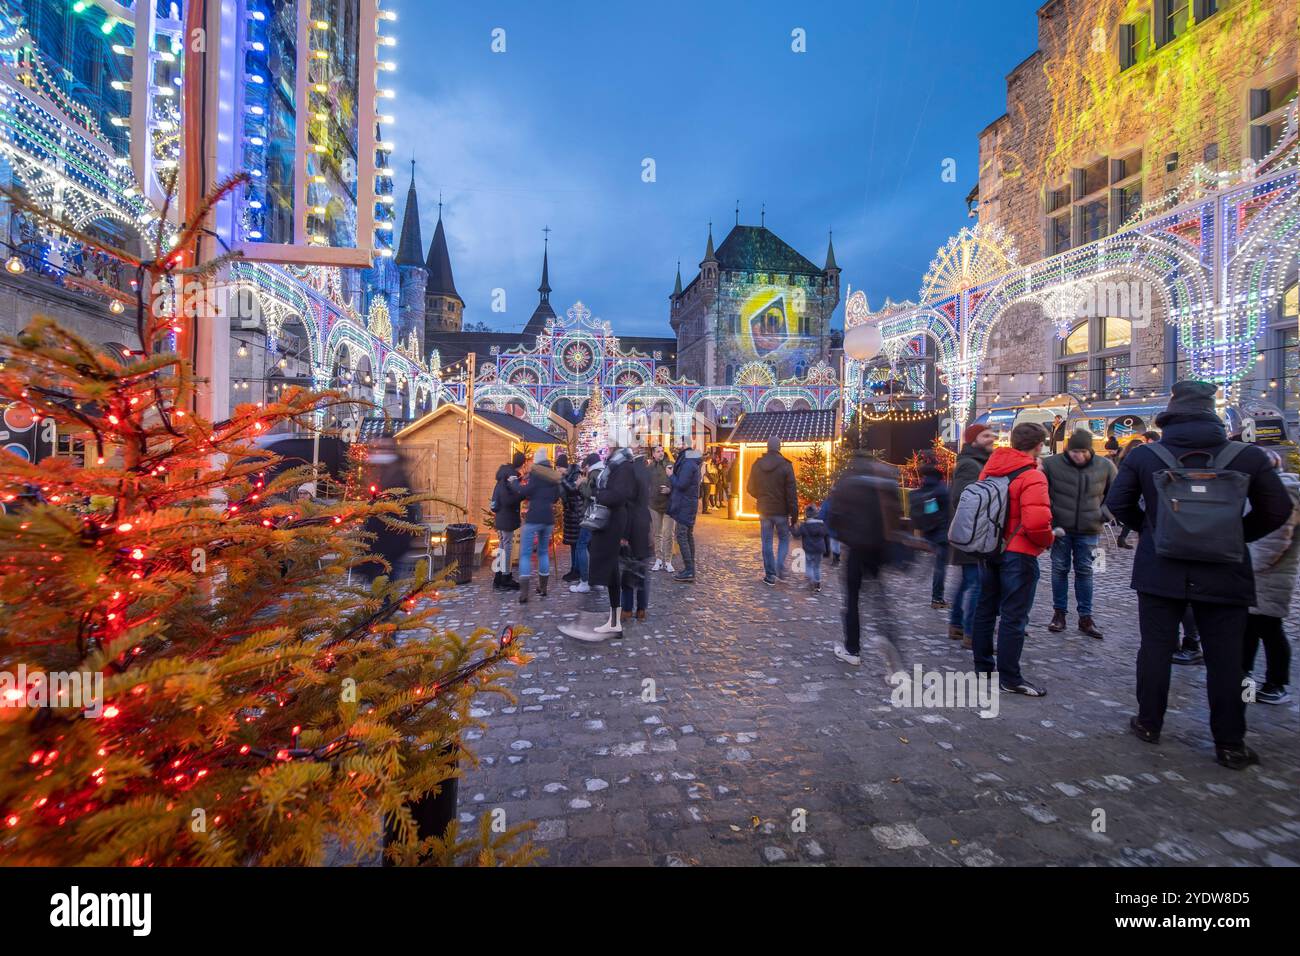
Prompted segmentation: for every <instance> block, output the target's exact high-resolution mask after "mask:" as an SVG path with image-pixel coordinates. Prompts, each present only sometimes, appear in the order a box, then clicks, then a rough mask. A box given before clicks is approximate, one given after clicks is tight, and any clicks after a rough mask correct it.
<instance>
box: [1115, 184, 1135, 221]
mask: <svg viewBox="0 0 1300 956" xmlns="http://www.w3.org/2000/svg"><path fill="white" fill-rule="evenodd" d="M1115 192H1116V196H1115V198H1116V201H1117V203H1118V205H1119V221H1120V223H1126V222H1128V221H1129V220H1130V219H1132V218H1133V216H1134V215H1136V214H1137V211H1138V209H1140V208H1141V206H1142V184H1141V183H1134V184H1133V185H1132V186H1125V187H1123V188H1121V189H1117V190H1116V191H1115Z"/></svg>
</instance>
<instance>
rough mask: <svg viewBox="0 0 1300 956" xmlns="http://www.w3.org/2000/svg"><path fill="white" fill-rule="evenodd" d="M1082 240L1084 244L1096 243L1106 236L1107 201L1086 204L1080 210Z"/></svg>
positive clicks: (1099, 200)
mask: <svg viewBox="0 0 1300 956" xmlns="http://www.w3.org/2000/svg"><path fill="white" fill-rule="evenodd" d="M1079 223H1080V230H1081V231H1080V239H1081V241H1082V242H1096V241H1097V240H1098V239H1101V238H1102V237H1104V236H1105V235H1106V232H1107V227H1108V225H1109V223H1108V222H1107V210H1106V200H1105V199H1097V200H1095V201H1093V202H1090V203H1085V204H1084V205H1083V206H1081V207H1080V209H1079Z"/></svg>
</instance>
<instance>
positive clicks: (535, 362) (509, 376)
mask: <svg viewBox="0 0 1300 956" xmlns="http://www.w3.org/2000/svg"><path fill="white" fill-rule="evenodd" d="M525 370H526V371H530V372H532V373H533V375H535V376H536V384H538V385H544V384H546V380H547V377H548V374H549V373H548V371H547V368H546V365H545V363H543V362H542V361H541V360H540V359H537V358H534V357H532V356H520V357H519V358H512V359H510V360H509V361H508V362H506V363H505V364H504V365H501V366H499V367H498V369H497V379H498V380H500V381H502V382H509V383H510V384H512V385H514V384H520V383H517V382H515V380H514V379H515V375H516V374H518V373H519V372H521V371H525Z"/></svg>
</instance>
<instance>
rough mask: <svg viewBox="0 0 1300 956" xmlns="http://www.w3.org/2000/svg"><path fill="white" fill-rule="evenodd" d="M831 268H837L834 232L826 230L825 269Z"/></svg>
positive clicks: (828, 270)
mask: <svg viewBox="0 0 1300 956" xmlns="http://www.w3.org/2000/svg"><path fill="white" fill-rule="evenodd" d="M832 269H839V266H837V265H836V264H835V234H834V233H833V232H828V233H827V234H826V271H827V272H830V271H831V270H832Z"/></svg>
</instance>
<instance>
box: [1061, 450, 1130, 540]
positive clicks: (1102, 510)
mask: <svg viewBox="0 0 1300 956" xmlns="http://www.w3.org/2000/svg"><path fill="white" fill-rule="evenodd" d="M1089 455H1090V457H1089V458H1088V463H1087V464H1086V465H1082V466H1080V465H1076V464H1075V463H1074V462H1073V461H1071V460H1070V454H1069V452H1062V453H1061V454H1059V455H1053V456H1052V457H1051V458H1048V459H1047V460H1046V461H1044V462H1043V474H1045V475H1046V476H1047V489H1048V493H1049V495H1050V496H1051V500H1052V525H1053V527H1057V528H1062V529H1064V530H1065V531H1068V532H1070V533H1071V534H1100V533H1101V527H1102V525H1103V524H1104V523H1105V521H1106V514H1107V512H1106V506H1105V504H1104V502H1105V501H1106V495H1107V494H1108V493H1109V492H1110V486H1111V482H1113V481H1114V480H1115V465H1114V463H1112V462H1111V460H1110V459H1109V458H1103V457H1101V456H1099V455H1096V454H1092V453H1091V452H1090V453H1089Z"/></svg>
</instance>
